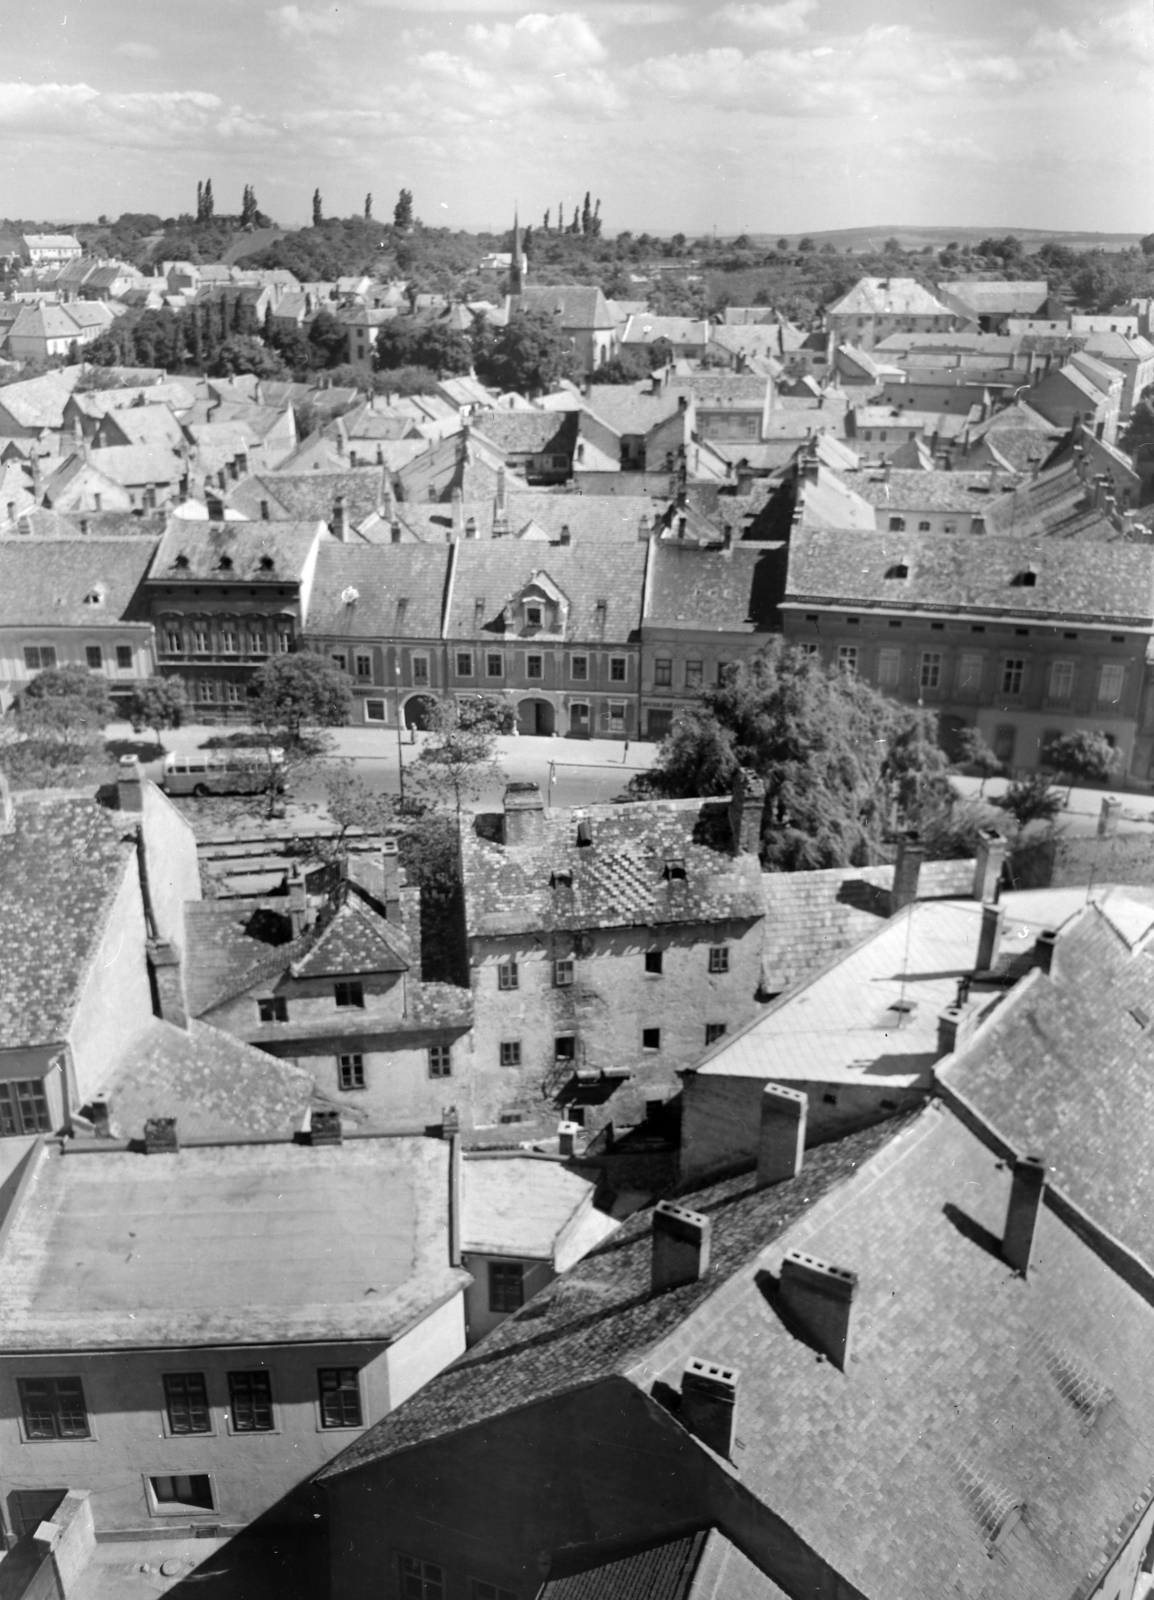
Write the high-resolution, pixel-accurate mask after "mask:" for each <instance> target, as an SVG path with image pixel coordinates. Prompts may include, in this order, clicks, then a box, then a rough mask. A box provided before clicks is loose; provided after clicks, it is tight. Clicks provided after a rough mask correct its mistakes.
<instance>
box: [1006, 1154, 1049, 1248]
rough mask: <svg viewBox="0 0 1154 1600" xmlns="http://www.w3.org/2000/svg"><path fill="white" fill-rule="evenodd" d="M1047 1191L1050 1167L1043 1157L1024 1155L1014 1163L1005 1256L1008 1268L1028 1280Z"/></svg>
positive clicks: (1007, 1215) (1007, 1216) (1007, 1218)
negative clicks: (1047, 1167) (1027, 1275)
mask: <svg viewBox="0 0 1154 1600" xmlns="http://www.w3.org/2000/svg"><path fill="white" fill-rule="evenodd" d="M1045 1192H1046V1164H1045V1162H1044V1161H1043V1160H1042V1158H1041V1156H1020V1157H1019V1158H1018V1160H1016V1161H1015V1162H1014V1178H1013V1182H1012V1184H1011V1185H1010V1205H1009V1209H1008V1210H1007V1212H1006V1232H1005V1236H1004V1237H1003V1239H1002V1255H1003V1257H1004V1259H1005V1262H1006V1265H1007V1266H1009V1267H1013V1269H1014V1271H1015V1272H1020V1273H1021V1275H1022V1277H1023V1278H1024V1277H1025V1276H1026V1274H1027V1273H1028V1272H1029V1270H1030V1258H1031V1256H1032V1255H1033V1253H1034V1239H1035V1236H1036V1233H1037V1228H1038V1217H1039V1214H1040V1213H1041V1210H1042V1197H1043V1195H1044V1194H1045Z"/></svg>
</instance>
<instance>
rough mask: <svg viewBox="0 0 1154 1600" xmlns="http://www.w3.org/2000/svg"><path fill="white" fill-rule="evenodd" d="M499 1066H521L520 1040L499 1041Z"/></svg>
mask: <svg viewBox="0 0 1154 1600" xmlns="http://www.w3.org/2000/svg"><path fill="white" fill-rule="evenodd" d="M501 1065H502V1066H503V1067H519V1066H520V1065H521V1041H520V1039H502V1040H501Z"/></svg>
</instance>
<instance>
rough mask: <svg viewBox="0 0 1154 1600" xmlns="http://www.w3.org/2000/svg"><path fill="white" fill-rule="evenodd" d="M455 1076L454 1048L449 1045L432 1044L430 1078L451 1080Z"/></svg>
mask: <svg viewBox="0 0 1154 1600" xmlns="http://www.w3.org/2000/svg"><path fill="white" fill-rule="evenodd" d="M452 1076H453V1047H452V1045H448V1044H431V1045H430V1046H429V1077H430V1078H451V1077H452Z"/></svg>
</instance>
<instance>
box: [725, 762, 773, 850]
mask: <svg viewBox="0 0 1154 1600" xmlns="http://www.w3.org/2000/svg"><path fill="white" fill-rule="evenodd" d="M764 815H765V784H764V783H763V782H762V780H761V779H760V778H759V777H758V776H757V774H756V772H750V771H749V769H748V768H747V767H739V768H738V769H737V772H736V773H735V775H734V779H733V793H732V795H731V796H730V800H729V833H730V840H731V843H732V848H733V853H734V855H735V856H746V855H757V853H758V851H759V850H760V848H761V823H762V818H763V817H764Z"/></svg>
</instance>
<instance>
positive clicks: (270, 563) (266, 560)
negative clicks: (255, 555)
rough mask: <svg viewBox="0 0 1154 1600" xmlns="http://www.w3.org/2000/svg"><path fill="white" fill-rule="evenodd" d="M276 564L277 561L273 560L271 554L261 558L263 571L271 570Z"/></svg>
mask: <svg viewBox="0 0 1154 1600" xmlns="http://www.w3.org/2000/svg"><path fill="white" fill-rule="evenodd" d="M275 565H276V562H275V561H274V560H273V558H272V557H271V556H261V558H260V570H261V571H262V572H271V571H272V569H273V567H274V566H275Z"/></svg>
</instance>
